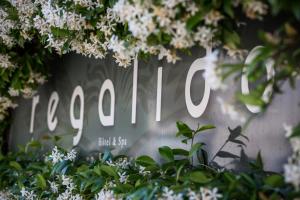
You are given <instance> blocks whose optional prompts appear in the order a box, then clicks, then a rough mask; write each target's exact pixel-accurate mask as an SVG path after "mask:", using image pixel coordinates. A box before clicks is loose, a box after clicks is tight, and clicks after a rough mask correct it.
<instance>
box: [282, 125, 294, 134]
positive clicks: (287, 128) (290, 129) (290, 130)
mask: <svg viewBox="0 0 300 200" xmlns="http://www.w3.org/2000/svg"><path fill="white" fill-rule="evenodd" d="M283 129H284V131H285V137H287V138H288V137H290V136H291V135H292V133H293V127H292V126H291V125H288V124H286V123H283Z"/></svg>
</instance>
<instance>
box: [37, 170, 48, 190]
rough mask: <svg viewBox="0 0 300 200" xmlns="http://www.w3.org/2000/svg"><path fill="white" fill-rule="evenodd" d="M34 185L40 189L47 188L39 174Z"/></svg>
mask: <svg viewBox="0 0 300 200" xmlns="http://www.w3.org/2000/svg"><path fill="white" fill-rule="evenodd" d="M36 183H37V186H38V187H39V188H41V189H45V188H46V187H47V184H46V180H45V178H44V177H43V175H41V174H37V175H36Z"/></svg>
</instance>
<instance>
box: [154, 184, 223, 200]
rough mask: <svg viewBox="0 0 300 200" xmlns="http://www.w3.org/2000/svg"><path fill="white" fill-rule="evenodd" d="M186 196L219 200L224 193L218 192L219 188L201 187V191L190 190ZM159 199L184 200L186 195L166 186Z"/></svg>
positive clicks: (194, 199) (199, 199)
mask: <svg viewBox="0 0 300 200" xmlns="http://www.w3.org/2000/svg"><path fill="white" fill-rule="evenodd" d="M186 196H187V197H188V199H189V200H218V199H220V198H222V194H220V193H218V188H213V189H209V188H200V191H199V192H197V191H192V190H190V189H189V190H188V192H187V194H186ZM158 199H159V200H183V199H185V198H184V195H183V194H182V193H178V194H176V193H175V192H174V191H173V190H171V189H169V188H167V187H164V188H163V192H162V195H161V197H160V198H158Z"/></svg>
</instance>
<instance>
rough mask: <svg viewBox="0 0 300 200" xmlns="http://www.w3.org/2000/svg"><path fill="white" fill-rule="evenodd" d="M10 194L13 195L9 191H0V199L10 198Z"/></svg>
mask: <svg viewBox="0 0 300 200" xmlns="http://www.w3.org/2000/svg"><path fill="white" fill-rule="evenodd" d="M11 196H13V195H12V194H11V193H9V192H8V191H0V199H1V200H10V199H11Z"/></svg>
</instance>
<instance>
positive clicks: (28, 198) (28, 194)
mask: <svg viewBox="0 0 300 200" xmlns="http://www.w3.org/2000/svg"><path fill="white" fill-rule="evenodd" d="M21 196H22V197H23V198H24V199H25V200H35V199H37V196H36V194H34V192H33V191H27V190H26V189H25V188H24V187H23V188H22V190H21Z"/></svg>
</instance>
